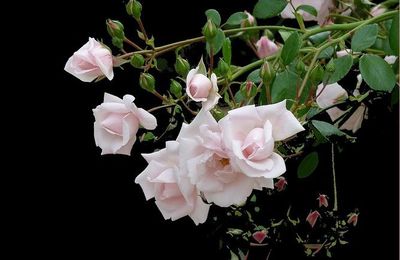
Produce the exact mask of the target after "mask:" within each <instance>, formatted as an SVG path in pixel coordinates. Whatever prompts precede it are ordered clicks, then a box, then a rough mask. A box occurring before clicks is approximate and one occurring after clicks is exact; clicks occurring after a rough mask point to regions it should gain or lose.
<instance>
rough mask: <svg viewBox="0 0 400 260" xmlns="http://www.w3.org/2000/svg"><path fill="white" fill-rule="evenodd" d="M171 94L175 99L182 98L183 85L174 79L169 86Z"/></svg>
mask: <svg viewBox="0 0 400 260" xmlns="http://www.w3.org/2000/svg"><path fill="white" fill-rule="evenodd" d="M169 92H171V93H172V94H173V95H174V96H175V97H177V98H180V97H181V96H182V85H181V84H180V83H179V82H178V81H176V80H173V79H172V80H171V84H170V85H169Z"/></svg>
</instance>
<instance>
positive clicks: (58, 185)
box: [28, 0, 399, 259]
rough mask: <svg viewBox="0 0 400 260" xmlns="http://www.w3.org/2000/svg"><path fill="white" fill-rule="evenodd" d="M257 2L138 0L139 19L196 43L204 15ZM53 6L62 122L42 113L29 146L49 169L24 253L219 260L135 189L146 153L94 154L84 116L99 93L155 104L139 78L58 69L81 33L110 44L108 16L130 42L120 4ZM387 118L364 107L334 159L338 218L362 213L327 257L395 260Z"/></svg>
mask: <svg viewBox="0 0 400 260" xmlns="http://www.w3.org/2000/svg"><path fill="white" fill-rule="evenodd" d="M255 2H256V1H243V0H242V1H239V0H232V1H210V0H207V1H201V2H191V1H186V2H182V1H177V0H174V1H155V0H153V1H150V0H149V1H144V3H143V7H144V11H143V13H144V16H143V19H144V23H145V26H146V28H147V30H148V32H149V33H150V34H154V35H155V37H156V44H157V45H162V44H165V43H169V42H173V41H177V40H183V39H186V38H190V37H195V36H198V35H199V34H200V32H201V27H202V25H203V24H204V22H205V18H204V11H205V10H207V9H209V8H215V9H217V10H219V11H220V13H221V14H222V16H223V19H224V18H225V19H226V18H227V17H228V15H229V14H230V13H233V12H236V11H242V10H243V9H247V10H249V11H251V10H252V8H253V6H254V4H255ZM54 8H55V10H57V11H55V12H52V13H51V19H49V21H50V20H51V21H52V22H53V23H55V24H56V28H57V29H55V30H53V29H49V30H48V32H50V35H52V37H51V40H48V41H46V43H47V46H48V47H50V48H49V49H51V50H52V54H51V59H52V61H53V62H52V64H51V69H52V70H54V71H52V75H51V76H52V77H51V80H50V81H48V82H47V83H46V88H45V94H44V95H43V96H42V97H43V98H44V100H48V101H49V102H51V101H54V99H55V100H56V101H57V104H58V105H57V107H58V109H59V113H60V117H59V118H58V117H57V118H54V117H52V116H50V115H47V113H46V110H41V114H42V120H44V124H46V125H47V126H48V129H51V130H50V131H48V132H46V131H44V132H45V134H44V137H41V138H40V140H36V141H37V142H38V143H40V145H41V147H42V148H43V150H45V151H46V152H45V153H41V154H40V155H39V156H38V157H41V158H40V159H39V160H40V161H43V162H47V163H44V165H48V167H45V169H46V170H43V171H45V174H44V175H43V180H41V181H43V183H45V185H44V188H43V189H42V188H38V189H37V190H36V192H37V193H38V194H40V198H39V199H38V200H39V201H40V202H38V201H37V202H36V203H34V204H33V205H32V210H31V211H30V212H33V213H34V216H35V218H32V219H31V221H30V222H29V223H28V226H30V228H32V227H33V229H32V232H29V233H30V235H29V239H28V240H29V241H30V242H32V241H34V242H37V243H35V246H33V249H32V250H34V251H35V252H37V253H39V255H41V256H43V257H50V258H52V259H58V258H61V257H69V258H78V257H83V258H88V259H94V258H98V257H105V258H109V259H158V258H161V257H162V258H165V259H170V258H171V259H217V257H216V255H217V251H216V249H215V248H216V245H215V241H213V240H212V238H210V237H208V235H207V234H208V233H209V231H210V230H211V229H210V227H209V226H207V224H206V225H200V226H197V227H196V226H195V225H193V223H192V221H191V220H190V219H189V218H183V219H180V220H178V221H176V222H170V221H164V220H163V218H162V216H161V214H160V213H159V211H158V209H157V208H156V206H155V205H154V203H153V202H152V201H150V202H146V201H145V199H144V196H143V193H142V191H141V188H140V187H139V186H138V185H136V184H135V183H134V178H135V176H137V175H138V174H139V173H140V172H141V171H142V170H143V169H144V168H145V166H146V165H145V162H144V160H143V158H142V157H141V156H140V154H139V152H152V151H153V149H154V147H150V146H148V145H144V144H140V143H139V142H137V143H136V144H135V146H134V147H133V153H132V156H131V157H127V156H100V149H98V148H96V147H95V144H94V138H93V125H92V124H93V120H94V118H93V116H92V112H91V109H92V108H94V107H96V106H97V105H98V104H100V103H101V102H102V96H103V93H104V92H109V93H111V94H115V95H118V96H121V97H122V95H123V94H126V93H129V94H133V95H134V96H136V97H137V100H136V104H137V105H138V106H139V107H144V108H150V104H156V103H157V100H156V99H155V98H153V97H152V96H150V95H147V94H145V93H143V91H142V90H141V89H140V88H139V87H138V84H137V79H138V75H137V72H136V71H135V70H133V69H130V68H128V67H129V66H126V67H127V69H126V70H125V71H121V70H118V69H116V70H115V71H116V72H115V78H114V80H113V81H112V82H109V81H107V80H104V81H102V82H100V83H97V84H88V83H83V82H80V81H79V80H77V79H76V78H74V77H72V76H71V75H69V74H67V73H66V72H64V71H63V67H64V65H65V62H66V61H67V59H68V58H69V57H70V56H71V55H72V53H73V52H74V51H76V50H77V49H78V48H80V47H81V46H82V45H83V44H84V43H86V41H87V39H88V37H89V36H90V37H95V38H98V39H104V41H105V43H108V44H109V46H111V44H110V40H109V38H108V36H107V32H106V29H105V20H106V19H107V18H112V19H118V20H121V21H123V22H124V24H125V27H126V33H127V35H135V29H136V27H135V22H134V20H132V19H130V18H129V17H128V16H127V15H126V14H125V10H124V5H123V2H122V1H120V0H118V1H115V0H107V1H106V0H105V1H95V0H86V1H75V0H70V1H68V2H65V3H63V4H61V3H60V4H59V5H58V3H55V4H54ZM45 20H46V19H45ZM46 33H47V31H46ZM196 59H197V58H196ZM54 61H55V62H54ZM236 62H237V63H239V64H240V63H241V61H240V60H237V61H236ZM192 64H194V63H192ZM394 111H395V112H392V113H389V112H388V111H387V108H386V107H384V106H383V105H382V104H381V105H377V106H376V107H374V108H373V109H371V110H370V118H369V120H367V121H365V125H364V126H363V129H362V130H360V131H359V133H358V135H359V139H358V142H357V144H352V145H348V146H346V150H345V151H344V152H343V153H341V154H340V155H338V156H337V171H338V172H339V174H338V182H339V184H338V185H339V187H340V189H339V206H340V208H343V211H344V212H346V210H351V209H353V208H359V210H360V212H361V214H360V219H359V227H358V229H355V231H354V239H353V241H352V243H351V244H350V245H349V246H346V247H344V248H342V249H339V250H337V251H335V252H334V257H335V258H334V259H347V258H350V259H351V258H357V259H359V258H360V259H363V258H366V257H367V256H368V257H371V258H372V259H381V258H382V256H383V255H384V256H386V257H385V259H398V244H399V243H398V230H399V227H398V219H399V215H398V214H399V213H398V208H399V200H398V187H399V186H398V183H399V177H398V173H399V172H398V158H399V156H398V155H399V154H398V143H399V139H398V122H399V121H398V116H399V114H398V107H396V108H395V109H394ZM156 116H157V117H158V116H160V115H156ZM161 116H162V115H161ZM156 147H157V148H162V147H163V144H162V143H160V144H157V145H156ZM326 151H329V149H328V150H326ZM43 157H45V158H43ZM49 162H51V165H50V163H49ZM289 170H290V169H289ZM322 174H324V169H320V171H319V172H318V174H315V176H312V177H311V178H309V179H308V180H305V181H304V183H302V184H300V185H304V187H312V186H313V185H315V184H318V183H319V182H320V181H321V180H325V179H327V178H326V177H324V176H323V175H322ZM289 179H290V176H289ZM40 187H41V186H40ZM316 194H317V193H315V191H313V192H310V194H309V195H307V196H309V197H307V198H309V199H310V198H311V200H313V199H314V197H315V195H316ZM38 234H40V236H39V235H38ZM289 251H290V250H289ZM289 254H290V253H289ZM396 256H397V258H396ZM292 257H293V259H302V258H300V257H298V255H293V256H292Z"/></svg>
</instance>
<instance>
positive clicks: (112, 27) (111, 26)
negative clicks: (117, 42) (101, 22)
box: [106, 19, 125, 40]
mask: <svg viewBox="0 0 400 260" xmlns="http://www.w3.org/2000/svg"><path fill="white" fill-rule="evenodd" d="M106 25H107V32H108V34H109V35H110V36H111V37H112V38H118V39H121V40H123V39H124V38H125V33H124V25H123V24H122V23H121V22H120V21H117V20H111V19H107V21H106Z"/></svg>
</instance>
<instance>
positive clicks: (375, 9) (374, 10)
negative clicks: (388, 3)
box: [370, 5, 386, 17]
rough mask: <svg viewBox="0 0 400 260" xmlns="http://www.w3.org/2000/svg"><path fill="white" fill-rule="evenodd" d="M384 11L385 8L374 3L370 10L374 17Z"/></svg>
mask: <svg viewBox="0 0 400 260" xmlns="http://www.w3.org/2000/svg"><path fill="white" fill-rule="evenodd" d="M384 12H386V8H385V7H383V6H382V5H375V6H374V7H373V8H372V9H371V11H370V13H371V15H372V16H374V17H375V16H378V15H381V14H383V13H384Z"/></svg>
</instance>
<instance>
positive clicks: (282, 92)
mask: <svg viewBox="0 0 400 260" xmlns="http://www.w3.org/2000/svg"><path fill="white" fill-rule="evenodd" d="M297 79H298V76H297V75H296V74H295V73H293V72H291V71H288V70H285V71H284V72H282V73H279V74H278V75H276V77H275V80H274V82H273V83H272V89H271V98H272V103H278V102H280V101H282V100H284V99H294V98H295V97H296V83H297Z"/></svg>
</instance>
